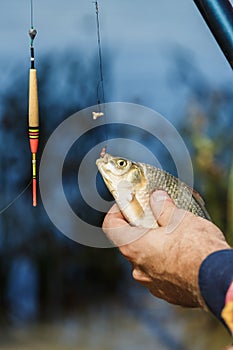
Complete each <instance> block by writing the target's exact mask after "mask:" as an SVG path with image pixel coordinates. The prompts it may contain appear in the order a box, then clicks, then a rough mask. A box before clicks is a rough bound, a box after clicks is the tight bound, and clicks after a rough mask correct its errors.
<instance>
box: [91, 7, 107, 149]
mask: <svg viewBox="0 0 233 350" xmlns="http://www.w3.org/2000/svg"><path fill="white" fill-rule="evenodd" d="M93 3H94V4H95V11H96V31H97V44H98V58H99V77H100V80H99V81H98V83H97V88H96V95H97V104H98V113H96V118H97V117H98V116H100V117H101V116H104V118H105V138H106V144H107V141H108V133H107V118H106V115H105V89H104V75H103V58H102V47H101V35H100V21H99V5H98V2H97V1H93ZM101 92H102V94H101ZM101 95H102V96H101ZM101 101H102V102H101ZM101 103H102V104H103V105H104V107H103V112H101V108H100V104H101ZM96 118H95V117H93V119H96ZM106 147H107V146H106Z"/></svg>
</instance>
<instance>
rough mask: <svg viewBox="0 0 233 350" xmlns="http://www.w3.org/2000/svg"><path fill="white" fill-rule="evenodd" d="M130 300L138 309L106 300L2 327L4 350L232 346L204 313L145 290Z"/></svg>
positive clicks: (0, 345)
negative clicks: (43, 319) (57, 316)
mask: <svg viewBox="0 0 233 350" xmlns="http://www.w3.org/2000/svg"><path fill="white" fill-rule="evenodd" d="M134 290H137V288H136V289H134ZM132 300H133V302H134V303H135V304H134V305H133V304H131V303H130V304H129V303H128V304H127V305H126V304H125V303H124V300H123V299H121V300H106V301H103V302H102V303H99V304H98V305H96V306H86V307H85V306H84V307H83V308H82V311H81V310H80V311H78V310H76V311H74V312H73V314H72V315H71V314H70V315H67V316H64V317H63V318H62V319H59V320H53V321H50V322H47V323H40V324H39V323H28V324H26V323H24V325H22V324H21V325H20V326H19V325H17V326H15V325H14V326H8V327H6V326H5V327H2V328H1V331H0V349H1V350H11V349H14V350H29V349H30V350H47V349H48V350H53V349H54V350H55V349H56V350H74V349H75V350H84V349H85V350H93V349H95V350H105V349H106V350H120V349H124V350H139V349H140V350H141V349H145V350H152V349H153V350H154V349H156V350H169V349H179V350H182V349H190V350H206V349H211V350H215V349H216V350H217V349H223V348H224V346H225V345H227V344H230V342H231V338H230V337H229V336H228V335H227V333H226V331H225V330H224V329H223V328H222V326H221V325H220V324H219V323H218V322H217V321H215V320H214V319H213V317H211V316H210V315H207V314H206V313H204V312H202V311H194V310H185V309H181V308H177V307H173V306H171V305H168V304H167V303H165V302H163V301H160V300H158V299H156V298H153V297H152V296H150V295H149V294H148V293H147V292H146V291H145V290H144V289H141V288H139V289H138V292H137V295H136V297H135V298H132Z"/></svg>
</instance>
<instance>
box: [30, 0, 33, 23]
mask: <svg viewBox="0 0 233 350" xmlns="http://www.w3.org/2000/svg"><path fill="white" fill-rule="evenodd" d="M30 5H31V6H30V15H31V28H32V29H33V0H31V4H30Z"/></svg>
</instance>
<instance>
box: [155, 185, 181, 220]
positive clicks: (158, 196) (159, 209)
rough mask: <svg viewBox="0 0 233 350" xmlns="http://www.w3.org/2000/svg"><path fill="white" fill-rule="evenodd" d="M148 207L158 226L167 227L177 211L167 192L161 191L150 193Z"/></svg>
mask: <svg viewBox="0 0 233 350" xmlns="http://www.w3.org/2000/svg"><path fill="white" fill-rule="evenodd" d="M150 206H151V209H152V212H153V214H154V216H155V218H156V220H157V222H158V224H159V226H167V225H168V224H169V223H170V222H171V220H172V218H173V217H174V212H175V210H178V208H177V207H176V206H175V204H174V202H173V201H172V199H171V198H170V197H169V195H168V194H167V192H165V191H161V190H158V191H155V192H153V193H152V195H151V197H150Z"/></svg>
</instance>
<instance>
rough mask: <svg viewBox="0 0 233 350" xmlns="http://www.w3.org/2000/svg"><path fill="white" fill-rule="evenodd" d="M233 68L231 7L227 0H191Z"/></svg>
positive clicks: (232, 14)
mask: <svg viewBox="0 0 233 350" xmlns="http://www.w3.org/2000/svg"><path fill="white" fill-rule="evenodd" d="M193 1H194V3H195V4H196V6H197V8H198V9H199V11H200V13H201V15H202V17H203V18H204V20H205V22H206V24H207V25H208V27H209V29H210V30H211V32H212V34H213V36H214V37H215V39H216V41H217V43H218V45H219V46H220V48H221V50H222V52H223V53H224V55H225V57H226V59H227V60H228V62H229V63H230V65H231V68H233V7H232V5H231V3H230V1H229V0H193Z"/></svg>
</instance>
